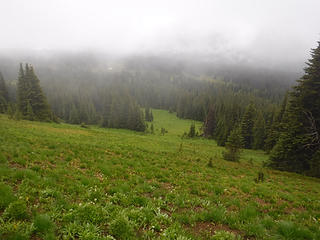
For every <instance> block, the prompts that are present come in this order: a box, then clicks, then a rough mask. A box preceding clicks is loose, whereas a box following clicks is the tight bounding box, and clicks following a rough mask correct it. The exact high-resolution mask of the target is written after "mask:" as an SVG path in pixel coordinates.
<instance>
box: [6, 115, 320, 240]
mask: <svg viewBox="0 0 320 240" xmlns="http://www.w3.org/2000/svg"><path fill="white" fill-rule="evenodd" d="M153 114H154V119H155V120H154V122H153V124H154V129H155V134H150V133H149V134H147V133H137V132H134V131H129V130H123V129H104V128H98V127H95V126H90V127H88V128H81V127H80V126H77V125H69V124H54V123H39V122H29V121H24V120H23V121H14V120H9V119H8V117H7V115H0V239H180V240H182V239H240V238H241V239H320V201H319V196H320V189H319V183H320V180H319V179H315V178H310V177H304V176H302V175H297V174H293V173H286V172H278V171H275V170H270V169H266V168H263V167H262V165H263V161H266V160H267V159H268V156H267V155H266V154H264V153H263V152H262V151H253V150H244V152H243V153H242V156H241V160H240V163H233V162H227V161H225V160H222V152H223V151H224V148H223V147H219V146H217V145H216V143H215V141H213V140H207V139H203V138H199V139H198V138H196V139H185V138H184V139H182V138H181V136H182V135H183V133H184V132H187V131H188V130H189V127H190V124H191V122H192V121H191V120H181V119H178V118H177V117H176V116H175V115H174V114H170V113H168V112H166V111H163V110H153ZM162 127H164V128H165V129H166V130H167V131H168V133H166V134H165V135H164V136H162V135H161V134H160V129H161V128H162ZM199 127H201V123H200V122H196V128H197V129H198V128H199ZM210 160H211V162H212V165H210V164H209V166H208V163H209V162H210ZM259 172H263V173H264V181H263V182H259V183H256V181H255V178H257V176H258V173H259ZM219 237H220V238H219ZM228 237H229V238H228Z"/></svg>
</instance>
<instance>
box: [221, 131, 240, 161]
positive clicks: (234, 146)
mask: <svg viewBox="0 0 320 240" xmlns="http://www.w3.org/2000/svg"><path fill="white" fill-rule="evenodd" d="M242 147H243V139H242V136H241V131H240V128H239V127H236V128H235V129H234V130H232V131H231V133H230V135H229V137H228V140H227V143H226V150H227V151H226V152H224V153H223V158H224V159H225V160H228V161H233V162H238V161H239V159H240V152H241V148H242Z"/></svg>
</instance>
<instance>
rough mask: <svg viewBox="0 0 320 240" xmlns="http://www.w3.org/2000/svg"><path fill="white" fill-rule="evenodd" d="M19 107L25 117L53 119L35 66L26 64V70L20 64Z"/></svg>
mask: <svg viewBox="0 0 320 240" xmlns="http://www.w3.org/2000/svg"><path fill="white" fill-rule="evenodd" d="M17 95H18V109H19V111H20V113H21V115H22V117H23V118H25V119H29V120H30V118H32V119H33V120H37V121H51V120H53V118H54V117H53V113H52V112H51V110H50V107H49V104H48V103H47V99H46V97H45V95H44V93H43V92H42V89H41V87H40V81H39V79H38V77H37V76H36V74H35V73H34V70H33V67H32V66H29V65H28V64H26V66H25V70H24V69H23V66H22V64H20V69H19V77H18V93H17Z"/></svg>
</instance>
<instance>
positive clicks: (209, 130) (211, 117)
mask: <svg viewBox="0 0 320 240" xmlns="http://www.w3.org/2000/svg"><path fill="white" fill-rule="evenodd" d="M215 128H216V116H215V112H214V108H213V106H211V107H210V108H209V111H208V114H207V117H206V120H205V122H204V128H203V133H204V136H205V137H207V138H209V137H213V136H214V134H215V132H214V131H215Z"/></svg>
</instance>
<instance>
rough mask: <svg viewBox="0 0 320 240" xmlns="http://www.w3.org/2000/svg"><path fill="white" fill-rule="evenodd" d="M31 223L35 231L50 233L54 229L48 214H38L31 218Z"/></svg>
mask: <svg viewBox="0 0 320 240" xmlns="http://www.w3.org/2000/svg"><path fill="white" fill-rule="evenodd" d="M33 225H34V228H35V231H36V232H39V233H51V232H52V231H53V229H54V223H53V222H52V221H51V219H50V217H49V216H48V215H38V216H36V217H35V219H34V220H33Z"/></svg>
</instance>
